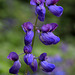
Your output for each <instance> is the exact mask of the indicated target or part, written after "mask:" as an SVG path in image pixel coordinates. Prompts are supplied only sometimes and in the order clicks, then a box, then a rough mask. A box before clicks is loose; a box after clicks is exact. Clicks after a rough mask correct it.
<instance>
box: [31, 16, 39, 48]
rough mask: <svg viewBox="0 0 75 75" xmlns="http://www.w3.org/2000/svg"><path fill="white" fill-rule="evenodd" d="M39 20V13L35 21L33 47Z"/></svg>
mask: <svg viewBox="0 0 75 75" xmlns="http://www.w3.org/2000/svg"><path fill="white" fill-rule="evenodd" d="M37 20H38V15H37V17H36V21H35V25H34V37H33V41H32V48H33V45H34V40H35V33H36V25H37Z"/></svg>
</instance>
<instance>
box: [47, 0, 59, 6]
mask: <svg viewBox="0 0 75 75" xmlns="http://www.w3.org/2000/svg"><path fill="white" fill-rule="evenodd" d="M58 1H59V0H46V6H50V5H54V4H56V3H57V2H58Z"/></svg>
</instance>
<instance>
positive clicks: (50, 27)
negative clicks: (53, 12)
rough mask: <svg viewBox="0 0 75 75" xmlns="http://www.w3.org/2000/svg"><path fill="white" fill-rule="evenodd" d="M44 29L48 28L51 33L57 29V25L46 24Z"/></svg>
mask: <svg viewBox="0 0 75 75" xmlns="http://www.w3.org/2000/svg"><path fill="white" fill-rule="evenodd" d="M46 27H47V28H49V31H50V32H52V31H54V30H55V29H56V28H57V27H58V24H56V23H50V24H46Z"/></svg>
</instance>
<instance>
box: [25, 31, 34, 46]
mask: <svg viewBox="0 0 75 75" xmlns="http://www.w3.org/2000/svg"><path fill="white" fill-rule="evenodd" d="M33 37H34V32H33V31H28V32H27V33H26V35H25V37H24V43H25V45H30V44H31V43H32V40H33Z"/></svg>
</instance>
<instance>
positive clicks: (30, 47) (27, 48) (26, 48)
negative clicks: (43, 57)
mask: <svg viewBox="0 0 75 75" xmlns="http://www.w3.org/2000/svg"><path fill="white" fill-rule="evenodd" d="M23 50H24V53H26V54H28V53H31V52H32V46H30V45H28V46H24V49H23Z"/></svg>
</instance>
